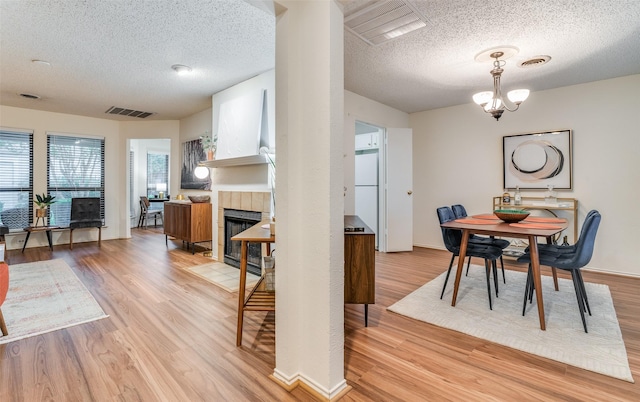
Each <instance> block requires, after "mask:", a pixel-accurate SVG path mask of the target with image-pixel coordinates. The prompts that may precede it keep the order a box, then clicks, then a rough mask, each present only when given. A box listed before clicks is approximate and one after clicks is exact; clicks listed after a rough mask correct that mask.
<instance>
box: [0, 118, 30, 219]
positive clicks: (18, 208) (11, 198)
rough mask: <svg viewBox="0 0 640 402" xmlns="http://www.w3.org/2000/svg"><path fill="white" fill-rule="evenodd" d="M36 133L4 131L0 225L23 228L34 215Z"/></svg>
mask: <svg viewBox="0 0 640 402" xmlns="http://www.w3.org/2000/svg"><path fill="white" fill-rule="evenodd" d="M32 200H33V133H32V132H25V131H19V130H16V131H13V130H3V129H0V223H3V224H5V225H7V226H9V228H10V229H22V228H25V227H27V226H29V224H30V223H31V217H32V216H33V202H32Z"/></svg>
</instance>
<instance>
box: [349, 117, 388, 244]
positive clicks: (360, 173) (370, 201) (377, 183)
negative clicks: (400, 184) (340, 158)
mask: <svg viewBox="0 0 640 402" xmlns="http://www.w3.org/2000/svg"><path fill="white" fill-rule="evenodd" d="M355 134H356V135H355V213H356V215H358V216H359V217H360V219H362V220H363V221H364V223H366V224H367V226H369V228H371V230H373V232H374V233H375V234H376V235H375V244H376V249H379V247H380V236H379V233H380V227H381V225H380V223H381V222H383V219H381V216H380V211H381V210H382V208H381V204H382V202H383V199H382V198H383V197H382V194H381V191H380V189H381V183H384V180H383V179H384V177H383V176H382V172H383V169H381V147H380V144H382V141H383V139H384V129H383V128H381V127H377V126H374V125H371V124H368V123H363V122H360V121H356V129H355Z"/></svg>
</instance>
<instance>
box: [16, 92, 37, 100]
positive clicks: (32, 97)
mask: <svg viewBox="0 0 640 402" xmlns="http://www.w3.org/2000/svg"><path fill="white" fill-rule="evenodd" d="M18 95H20V96H22V97H23V98H27V99H40V95H34V94H28V93H21V94H18Z"/></svg>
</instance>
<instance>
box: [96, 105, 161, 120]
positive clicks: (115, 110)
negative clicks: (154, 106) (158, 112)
mask: <svg viewBox="0 0 640 402" xmlns="http://www.w3.org/2000/svg"><path fill="white" fill-rule="evenodd" d="M105 113H106V114H117V115H120V116H130V117H138V118H140V119H144V118H146V117H149V116H152V115H154V114H155V113H152V112H141V111H139V110H133V109H126V108H123V107H115V106H111V107H110V108H109V110H107V111H106V112H105Z"/></svg>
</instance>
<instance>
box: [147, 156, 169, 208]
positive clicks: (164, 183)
mask: <svg viewBox="0 0 640 402" xmlns="http://www.w3.org/2000/svg"><path fill="white" fill-rule="evenodd" d="M168 188H169V155H167V154H160V153H152V152H148V153H147V197H149V198H156V197H158V194H159V193H160V192H162V193H164V194H163V195H164V197H166V196H167V189H168ZM164 197H163V198H164Z"/></svg>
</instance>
